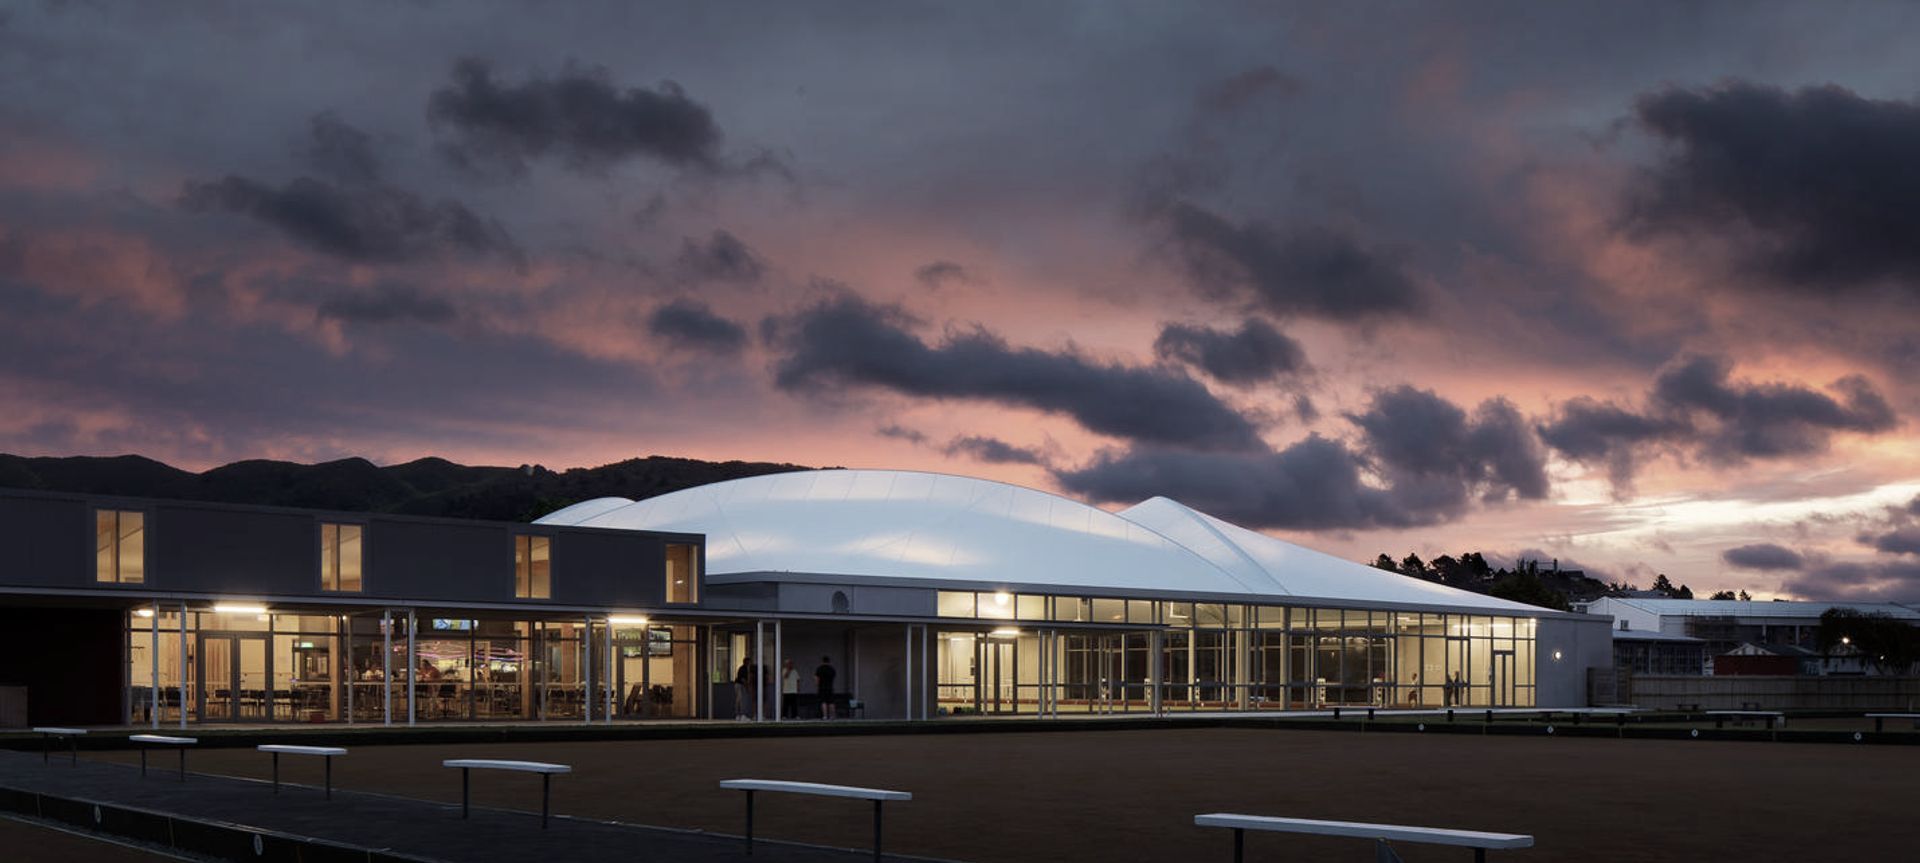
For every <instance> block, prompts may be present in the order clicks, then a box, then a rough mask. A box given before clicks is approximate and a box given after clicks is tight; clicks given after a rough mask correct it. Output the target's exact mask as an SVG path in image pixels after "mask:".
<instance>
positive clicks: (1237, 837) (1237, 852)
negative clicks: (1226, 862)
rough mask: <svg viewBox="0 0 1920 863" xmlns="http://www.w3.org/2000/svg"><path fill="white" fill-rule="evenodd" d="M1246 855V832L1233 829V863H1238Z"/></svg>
mask: <svg viewBox="0 0 1920 863" xmlns="http://www.w3.org/2000/svg"><path fill="white" fill-rule="evenodd" d="M1246 853H1247V831H1245V830H1242V829H1240V828H1238V827H1235V828H1233V863H1240V861H1241V860H1242V859H1243V858H1245V857H1246Z"/></svg>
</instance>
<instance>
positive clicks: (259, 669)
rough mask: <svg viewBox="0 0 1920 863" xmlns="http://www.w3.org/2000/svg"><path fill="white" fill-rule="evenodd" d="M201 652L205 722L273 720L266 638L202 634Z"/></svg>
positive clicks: (202, 716) (200, 668) (260, 636)
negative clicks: (268, 680)
mask: <svg viewBox="0 0 1920 863" xmlns="http://www.w3.org/2000/svg"><path fill="white" fill-rule="evenodd" d="M198 652H199V657H198V659H199V668H198V671H199V679H200V680H201V681H202V683H201V687H200V696H201V702H200V705H199V708H200V720H201V721H202V722H240V721H243V720H266V719H271V718H273V709H272V708H273V693H272V689H271V688H270V687H269V686H268V685H267V639H266V636H264V635H202V636H200V650H199V651H198Z"/></svg>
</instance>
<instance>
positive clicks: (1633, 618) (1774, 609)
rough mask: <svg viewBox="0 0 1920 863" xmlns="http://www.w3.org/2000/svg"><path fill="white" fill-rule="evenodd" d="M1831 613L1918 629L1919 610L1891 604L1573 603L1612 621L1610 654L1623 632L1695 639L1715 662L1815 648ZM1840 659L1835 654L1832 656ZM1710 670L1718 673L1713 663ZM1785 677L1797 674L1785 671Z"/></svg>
mask: <svg viewBox="0 0 1920 863" xmlns="http://www.w3.org/2000/svg"><path fill="white" fill-rule="evenodd" d="M1835 608H1845V609H1851V610H1854V611H1858V612H1860V613H1861V614H1884V615H1886V616H1888V617H1891V618H1894V619H1896V620H1902V621H1905V622H1906V623H1907V624H1909V625H1911V626H1920V609H1915V608H1911V607H1908V606H1905V605H1900V604H1898V603H1892V602H1791V601H1785V600H1778V601H1774V602H1759V601H1741V600H1730V599H1664V598H1661V599H1651V598H1643V597H1637V596H1635V597H1618V596H1609V597H1603V598H1601V599H1596V600H1594V601H1592V602H1588V603H1576V604H1575V606H1574V610H1575V611H1583V612H1586V613H1588V614H1604V615H1607V616H1609V617H1612V618H1613V619H1614V629H1615V631H1614V634H1613V637H1614V643H1615V645H1616V648H1615V652H1616V654H1617V653H1618V647H1617V645H1618V644H1619V642H1620V638H1621V632H1622V631H1623V630H1622V627H1625V630H1624V631H1629V632H1631V631H1644V632H1658V633H1661V634H1663V635H1679V636H1686V637H1689V638H1697V639H1700V640H1701V641H1702V642H1704V647H1705V651H1706V655H1707V656H1711V657H1715V658H1716V660H1717V658H1718V657H1721V656H1724V655H1726V654H1728V653H1731V652H1733V651H1734V650H1736V649H1737V648H1739V647H1740V646H1741V645H1747V644H1751V645H1755V646H1761V647H1775V646H1780V645H1792V646H1797V647H1804V648H1807V650H1808V651H1809V652H1811V651H1813V650H1815V649H1816V647H1815V641H1816V639H1817V638H1818V635H1819V632H1820V615H1822V614H1825V613H1827V611H1829V610H1831V609H1835ZM1835 655H1836V656H1839V654H1835ZM1844 665H1845V663H1841V664H1838V665H1836V664H1833V663H1826V662H1824V661H1823V663H1822V664H1821V665H1819V666H1817V667H1819V668H1825V669H1837V668H1840V667H1843V666H1844ZM1714 667H1715V670H1713V671H1709V672H1708V673H1719V672H1718V671H1717V667H1718V663H1717V661H1716V662H1715V663H1714ZM1787 673H1788V674H1795V673H1802V672H1787ZM1804 673H1809V674H1823V673H1824V674H1844V673H1861V672H1858V671H1855V672H1846V671H1838V670H1825V671H1808V672H1804Z"/></svg>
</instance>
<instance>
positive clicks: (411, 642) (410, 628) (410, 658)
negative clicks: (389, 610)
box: [407, 608, 420, 725]
mask: <svg viewBox="0 0 1920 863" xmlns="http://www.w3.org/2000/svg"><path fill="white" fill-rule="evenodd" d="M418 631H419V627H418V626H415V625H414V615H413V609H411V608H409V609H407V724H408V725H412V724H413V717H414V705H413V691H414V690H415V689H417V688H418V687H416V686H414V683H415V682H416V681H415V680H414V669H415V667H416V666H418V665H419V664H420V656H419V653H418V651H419V642H418V640H417V639H415V638H414V633H416V632H418Z"/></svg>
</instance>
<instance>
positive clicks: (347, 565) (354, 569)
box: [320, 524, 365, 593]
mask: <svg viewBox="0 0 1920 863" xmlns="http://www.w3.org/2000/svg"><path fill="white" fill-rule="evenodd" d="M364 532H365V529H364V528H362V527H361V526H360V525H357V524H322V525H320V589H321V590H326V591H339V592H346V593H358V592H360V571H361V570H360V546H361V542H360V540H361V535H362V534H363V533H364Z"/></svg>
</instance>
